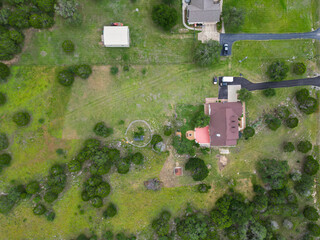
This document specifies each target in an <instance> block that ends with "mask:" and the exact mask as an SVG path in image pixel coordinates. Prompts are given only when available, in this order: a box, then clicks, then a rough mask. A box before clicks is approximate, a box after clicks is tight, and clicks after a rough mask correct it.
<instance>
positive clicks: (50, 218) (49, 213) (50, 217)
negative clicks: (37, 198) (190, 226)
mask: <svg viewBox="0 0 320 240" xmlns="http://www.w3.org/2000/svg"><path fill="white" fill-rule="evenodd" d="M45 216H46V218H47V220H48V221H49V222H52V221H53V220H54V219H55V218H56V214H55V213H54V212H52V211H47V212H46V213H45Z"/></svg>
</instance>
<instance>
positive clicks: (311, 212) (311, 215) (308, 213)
mask: <svg viewBox="0 0 320 240" xmlns="http://www.w3.org/2000/svg"><path fill="white" fill-rule="evenodd" d="M303 216H304V217H305V218H306V219H308V220H310V221H313V222H316V221H318V219H319V214H318V211H317V209H315V208H314V207H312V206H306V207H305V208H304V210H303Z"/></svg>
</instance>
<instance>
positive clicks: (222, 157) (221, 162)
mask: <svg viewBox="0 0 320 240" xmlns="http://www.w3.org/2000/svg"><path fill="white" fill-rule="evenodd" d="M217 158H219V162H218V167H219V170H220V171H222V170H223V169H224V168H225V167H226V166H227V164H228V158H227V157H226V156H225V155H217Z"/></svg>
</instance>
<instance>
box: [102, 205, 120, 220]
mask: <svg viewBox="0 0 320 240" xmlns="http://www.w3.org/2000/svg"><path fill="white" fill-rule="evenodd" d="M117 212H118V211H117V207H116V205H114V204H113V203H110V204H109V205H108V207H107V209H106V210H105V211H104V212H103V217H104V218H112V217H114V216H115V215H116V214H117Z"/></svg>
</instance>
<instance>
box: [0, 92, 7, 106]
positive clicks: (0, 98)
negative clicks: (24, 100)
mask: <svg viewBox="0 0 320 240" xmlns="http://www.w3.org/2000/svg"><path fill="white" fill-rule="evenodd" d="M6 102H7V97H6V95H5V94H4V93H2V92H0V106H3V105H4V104H5V103H6Z"/></svg>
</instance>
